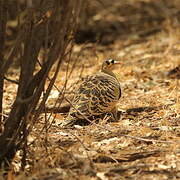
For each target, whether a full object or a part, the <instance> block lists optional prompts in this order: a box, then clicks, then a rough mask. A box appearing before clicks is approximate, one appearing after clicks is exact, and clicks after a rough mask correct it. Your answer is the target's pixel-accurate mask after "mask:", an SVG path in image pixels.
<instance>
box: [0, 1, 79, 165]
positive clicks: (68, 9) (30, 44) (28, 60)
mask: <svg viewBox="0 0 180 180" xmlns="http://www.w3.org/2000/svg"><path fill="white" fill-rule="evenodd" d="M13 7H16V11H15V13H14V14H13V13H11V12H12V9H13ZM0 8H1V10H0V11H1V14H0V20H2V21H0V27H1V29H0V30H1V31H0V39H1V45H0V52H1V53H0V59H1V63H0V86H1V89H2V90H3V83H4V77H5V74H6V72H7V71H8V70H9V69H10V68H11V66H12V64H13V62H14V61H15V60H16V59H18V61H19V64H20V65H19V68H20V74H19V77H18V79H19V80H18V82H17V84H18V88H17V94H16V96H15V97H14V102H13V105H12V107H11V110H10V112H9V114H8V115H7V116H4V115H3V114H2V115H1V116H2V119H3V118H4V119H5V120H4V122H3V121H2V120H1V126H2V123H3V124H4V125H3V130H2V131H1V134H0V164H1V166H6V165H7V166H9V164H10V163H11V161H12V159H13V157H14V155H15V153H16V152H17V150H19V149H25V147H26V141H27V140H26V138H27V136H28V134H29V133H30V132H31V129H32V127H33V125H34V124H35V123H36V120H37V118H38V116H39V114H40V112H41V110H42V108H43V106H44V104H45V102H46V100H47V97H48V95H49V93H50V91H51V89H52V86H53V84H54V81H55V79H56V77H57V74H58V71H59V68H60V66H61V63H62V61H63V60H64V58H65V57H66V56H67V54H68V52H67V47H68V46H69V45H70V44H71V43H72V39H73V34H74V31H75V29H76V25H77V17H78V16H79V12H80V9H81V0H76V1H74V0H70V1H65V0H60V1H56V0H53V1H52V0H46V1H40V0H38V1H30V0H26V1H25V0H24V1H17V2H15V1H6V0H2V1H0ZM13 15H14V16H15V17H14V19H15V21H14V22H15V23H16V24H17V28H16V29H17V33H16V35H15V38H14V39H15V40H14V42H13V43H12V45H11V46H10V47H8V50H7V49H6V51H5V47H6V44H7V42H6V39H5V37H6V27H7V24H8V23H9V22H10V18H11V16H13ZM42 49H43V50H44V51H45V52H46V53H45V56H44V57H43V60H42V62H41V67H39V70H36V67H37V65H38V57H39V53H40V51H41V50H42ZM55 63H56V67H55V72H54V74H53V76H52V78H51V79H50V83H49V85H48V87H47V88H46V90H45V91H44V88H45V83H46V81H47V77H48V74H49V72H50V70H51V69H52V66H53V65H54V64H55ZM12 83H13V81H12ZM43 91H44V92H45V93H44V96H43V98H42V99H41V101H40V97H41V95H42V92H43ZM2 99H3V91H1V93H0V100H1V101H0V110H1V112H2ZM39 101H40V102H39ZM35 109H37V111H36V113H34V111H35ZM24 152H25V151H24ZM24 161H25V154H24Z"/></svg>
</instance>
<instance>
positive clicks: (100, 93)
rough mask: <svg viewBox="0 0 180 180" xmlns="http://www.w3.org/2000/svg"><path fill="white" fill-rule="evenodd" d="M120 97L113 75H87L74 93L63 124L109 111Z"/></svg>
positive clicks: (101, 73) (118, 86)
mask: <svg viewBox="0 0 180 180" xmlns="http://www.w3.org/2000/svg"><path fill="white" fill-rule="evenodd" d="M120 97H121V89H120V84H119V82H118V80H117V78H116V77H115V76H112V75H109V74H107V73H104V72H99V73H97V74H95V75H91V76H87V77H86V78H85V79H84V81H83V82H82V83H81V85H80V87H79V88H78V89H77V91H76V93H75V96H74V100H73V102H72V107H71V109H70V112H69V115H68V117H67V118H66V120H65V121H64V123H63V126H64V125H65V126H66V125H69V124H74V122H75V121H76V120H81V119H86V118H90V117H92V116H98V115H101V114H104V113H108V112H111V111H112V109H113V108H114V107H115V106H116V104H117V102H118V100H119V98H120Z"/></svg>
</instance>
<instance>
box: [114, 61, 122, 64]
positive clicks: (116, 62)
mask: <svg viewBox="0 0 180 180" xmlns="http://www.w3.org/2000/svg"><path fill="white" fill-rule="evenodd" d="M114 64H123V62H122V61H114Z"/></svg>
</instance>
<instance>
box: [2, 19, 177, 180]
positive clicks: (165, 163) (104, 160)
mask: <svg viewBox="0 0 180 180" xmlns="http://www.w3.org/2000/svg"><path fill="white" fill-rule="evenodd" d="M168 21H169V20H168ZM161 28H162V30H161V32H159V33H156V34H152V35H150V36H148V37H147V38H144V37H138V38H137V39H136V40H134V37H132V36H129V37H128V38H126V39H123V38H119V39H116V40H115V42H114V43H113V44H110V45H107V46H101V45H94V44H91V43H89V44H87V45H75V47H74V52H73V53H72V57H71V59H74V60H75V59H76V58H77V57H78V61H77V64H76V66H75V68H74V70H73V72H72V74H71V76H70V78H69V79H68V84H67V87H69V86H70V85H71V84H73V83H74V82H76V81H77V80H78V79H79V77H83V76H86V75H88V74H92V73H94V72H96V71H97V70H98V69H99V68H100V64H101V62H102V60H103V59H104V58H109V57H112V56H113V57H114V56H116V57H117V58H118V59H121V60H122V61H124V65H123V66H122V67H120V68H119V69H116V71H115V73H116V74H117V76H118V79H119V80H120V82H121V86H122V92H123V95H122V98H121V100H120V102H119V106H118V107H119V109H120V110H123V114H122V116H121V119H120V120H119V121H118V122H115V123H107V122H106V120H102V121H101V122H99V124H92V125H89V126H85V127H80V126H76V128H75V129H72V130H71V129H69V130H67V129H60V128H59V126H58V124H59V122H60V121H62V120H63V119H64V117H65V116H66V115H65V114H48V113H47V114H43V115H42V116H41V118H40V119H39V123H38V124H37V125H36V126H35V127H34V129H33V132H32V133H31V135H30V136H29V138H28V161H27V166H26V169H25V172H24V173H25V174H26V175H28V177H29V179H32V177H37V179H45V178H47V177H49V179H93V180H95V179H97V180H98V179H102V180H107V179H142V180H146V179H153V180H154V179H155V180H165V179H179V178H180V82H179V79H176V78H169V77H168V76H167V72H168V71H169V70H171V69H173V68H175V67H176V66H178V65H179V64H180V61H179V58H180V53H179V50H180V45H179V40H178V38H177V37H179V35H180V34H179V32H178V28H179V27H176V28H174V27H171V26H170V25H169V23H168V24H167V23H166V22H164V25H163V26H162V27H161ZM79 52H80V56H79ZM71 67H72V65H70V69H71ZM66 68H67V63H64V65H63V70H62V73H61V74H63V75H64V76H61V77H59V78H58V79H57V82H56V86H57V87H58V88H59V89H63V87H64V82H65V81H66V78H65V77H66ZM9 88H10V91H11V87H9ZM12 94H13V90H12V91H11V92H10V93H9V91H8V92H7V94H5V97H6V98H5V100H6V101H5V104H6V103H7V104H8V103H9V102H10V99H11V96H12ZM58 95H59V94H58V91H57V89H56V88H54V90H53V91H52V92H51V95H50V97H49V101H48V105H49V104H51V103H52V104H54V101H55V100H56V99H57V98H58ZM49 115H50V118H49V119H48V117H49ZM20 159H21V152H18V153H17V155H16V159H15V160H14V171H16V172H19V170H20V169H19V168H20ZM25 174H23V173H22V172H21V171H20V175H19V176H17V177H16V179H24V178H25ZM8 176H9V177H11V176H13V175H12V172H9V174H8ZM26 178H27V177H26Z"/></svg>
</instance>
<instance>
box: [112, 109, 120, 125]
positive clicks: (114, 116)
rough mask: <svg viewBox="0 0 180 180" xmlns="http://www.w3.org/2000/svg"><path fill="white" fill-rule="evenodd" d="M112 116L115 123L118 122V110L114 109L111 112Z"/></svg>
mask: <svg viewBox="0 0 180 180" xmlns="http://www.w3.org/2000/svg"><path fill="white" fill-rule="evenodd" d="M111 114H112V116H113V121H115V122H117V121H118V115H117V108H116V107H114V108H113V109H112V111H111Z"/></svg>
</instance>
